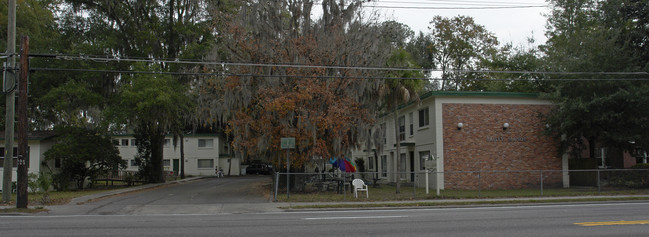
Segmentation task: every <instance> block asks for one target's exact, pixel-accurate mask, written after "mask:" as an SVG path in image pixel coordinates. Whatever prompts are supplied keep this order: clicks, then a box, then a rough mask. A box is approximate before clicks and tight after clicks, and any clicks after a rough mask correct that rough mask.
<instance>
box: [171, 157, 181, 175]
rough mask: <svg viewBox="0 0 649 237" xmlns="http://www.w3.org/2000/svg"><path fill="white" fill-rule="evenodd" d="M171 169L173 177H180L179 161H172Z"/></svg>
mask: <svg viewBox="0 0 649 237" xmlns="http://www.w3.org/2000/svg"><path fill="white" fill-rule="evenodd" d="M172 169H173V171H174V175H175V176H178V175H180V160H179V159H174V161H173V165H172Z"/></svg>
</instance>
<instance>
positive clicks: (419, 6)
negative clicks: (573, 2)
mask: <svg viewBox="0 0 649 237" xmlns="http://www.w3.org/2000/svg"><path fill="white" fill-rule="evenodd" d="M316 5H322V3H320V2H318V3H316ZM407 5H409V6H407ZM360 7H363V8H383V9H416V10H490V9H519V8H541V7H548V5H547V4H539V3H531V2H506V1H461V0H455V1H449V0H441V1H435V0H432V1H412V0H410V1H375V2H371V3H370V4H363V5H361V6H360Z"/></svg>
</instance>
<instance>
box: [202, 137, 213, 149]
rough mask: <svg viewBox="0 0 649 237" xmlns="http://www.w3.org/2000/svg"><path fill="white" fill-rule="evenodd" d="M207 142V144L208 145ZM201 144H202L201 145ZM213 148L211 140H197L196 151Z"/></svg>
mask: <svg viewBox="0 0 649 237" xmlns="http://www.w3.org/2000/svg"><path fill="white" fill-rule="evenodd" d="M208 141H209V143H208ZM201 142H202V143H203V144H202V145H201ZM213 148H214V139H213V138H201V139H198V149H213Z"/></svg>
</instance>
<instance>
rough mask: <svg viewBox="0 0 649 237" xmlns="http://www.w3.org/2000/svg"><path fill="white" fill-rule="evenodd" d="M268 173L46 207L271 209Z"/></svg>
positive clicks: (136, 211) (91, 210)
mask: <svg viewBox="0 0 649 237" xmlns="http://www.w3.org/2000/svg"><path fill="white" fill-rule="evenodd" d="M270 183H271V178H270V176H241V177H224V178H205V179H199V180H195V181H192V182H187V183H180V184H172V185H164V186H161V187H158V188H153V189H148V190H142V191H137V192H131V193H125V194H120V195H116V196H112V197H108V198H105V199H102V200H98V201H93V202H89V203H85V204H82V205H76V204H69V205H62V206H52V207H48V209H50V212H49V214H51V215H155V214H217V213H257V212H267V211H275V210H277V209H276V206H277V205H276V204H273V203H271V202H270V201H269V200H270V198H269V192H270V186H271V185H270Z"/></svg>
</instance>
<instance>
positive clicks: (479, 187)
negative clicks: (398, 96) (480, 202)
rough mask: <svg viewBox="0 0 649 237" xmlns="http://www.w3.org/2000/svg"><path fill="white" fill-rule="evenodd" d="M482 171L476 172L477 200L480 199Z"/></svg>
mask: <svg viewBox="0 0 649 237" xmlns="http://www.w3.org/2000/svg"><path fill="white" fill-rule="evenodd" d="M481 173H482V171H478V198H481V197H482V177H481Z"/></svg>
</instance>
